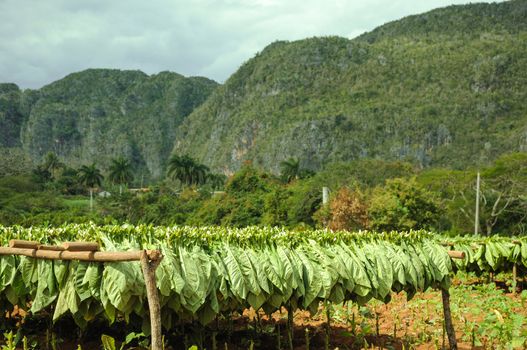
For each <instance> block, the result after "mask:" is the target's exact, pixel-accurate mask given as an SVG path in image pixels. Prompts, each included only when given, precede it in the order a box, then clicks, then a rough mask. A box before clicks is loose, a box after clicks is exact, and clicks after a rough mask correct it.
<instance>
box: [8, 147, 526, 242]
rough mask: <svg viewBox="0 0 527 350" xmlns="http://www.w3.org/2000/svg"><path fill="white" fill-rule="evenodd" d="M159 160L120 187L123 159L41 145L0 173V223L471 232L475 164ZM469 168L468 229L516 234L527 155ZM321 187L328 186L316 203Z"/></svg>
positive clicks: (127, 171)
mask: <svg viewBox="0 0 527 350" xmlns="http://www.w3.org/2000/svg"><path fill="white" fill-rule="evenodd" d="M167 163H168V169H169V170H168V175H167V177H166V178H165V179H164V180H163V181H160V182H159V183H157V184H156V185H152V186H150V187H148V188H142V189H129V188H128V184H130V183H132V182H133V181H134V177H135V175H134V174H133V172H132V170H131V163H130V161H129V160H127V159H124V158H117V159H113V160H112V164H111V165H110V167H109V168H108V169H99V168H98V167H97V166H96V165H95V164H92V165H84V166H82V167H80V168H78V169H74V168H71V167H69V166H67V165H66V164H64V163H62V162H61V161H60V160H59V159H58V158H57V157H56V156H55V155H54V154H52V153H50V154H48V155H47V157H46V158H45V161H44V162H43V163H42V164H40V165H39V166H37V168H35V169H33V171H32V174H31V175H23V176H20V175H19V176H5V177H1V178H0V222H2V224H4V225H24V226H32V225H60V224H63V223H68V222H77V223H81V222H90V221H93V222H96V223H100V224H107V223H121V222H129V223H133V224H140V223H146V224H155V225H193V226H202V225H224V226H233V227H244V226H250V225H259V226H284V227H289V228H294V229H299V230H302V229H303V228H305V229H308V228H314V227H319V228H322V227H329V228H331V229H334V230H342V229H345V230H370V229H371V230H377V231H390V230H411V229H427V230H434V231H441V232H451V233H453V234H460V233H467V232H473V231H474V208H475V202H476V189H475V184H476V172H477V171H476V169H469V170H451V169H446V168H432V169H426V170H422V169H418V168H416V167H415V166H413V165H412V164H410V163H405V162H386V161H381V160H372V159H363V160H357V161H352V162H347V163H344V162H341V163H333V164H331V165H328V166H327V167H326V168H325V169H324V170H322V171H319V172H317V173H313V172H312V171H309V170H308V169H305V168H302V167H301V166H300V162H299V161H298V159H295V158H291V159H288V160H287V161H283V162H282V163H281V164H280V167H281V173H280V175H273V174H272V173H269V172H266V171H264V170H262V169H260V168H257V167H255V166H254V165H253V164H251V163H250V162H248V163H246V164H244V165H243V166H242V168H241V169H240V170H239V171H237V172H236V173H234V174H233V175H232V176H230V177H229V178H227V177H225V176H224V175H222V174H216V173H212V172H211V171H210V170H209V168H208V167H207V166H205V165H203V164H200V163H199V162H197V161H196V160H194V159H192V158H190V157H189V156H182V157H180V156H177V155H175V156H172V157H171V158H170V159H169V160H168V161H167ZM479 171H480V173H481V178H482V181H481V189H480V194H481V199H480V221H479V227H478V231H479V232H480V233H482V234H487V235H488V234H494V233H502V234H506V235H513V234H521V233H525V232H526V229H527V196H526V192H525V189H526V188H527V154H526V153H512V154H507V155H504V156H502V157H500V158H499V159H497V160H496V161H495V162H493V163H492V165H490V166H488V167H485V168H481V169H479ZM322 187H329V188H330V191H331V194H330V200H329V203H327V204H326V205H323V203H322ZM90 197H92V198H93V201H92V200H91V199H90Z"/></svg>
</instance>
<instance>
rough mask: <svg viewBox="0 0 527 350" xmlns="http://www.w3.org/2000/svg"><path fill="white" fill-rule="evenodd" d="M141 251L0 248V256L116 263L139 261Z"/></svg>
mask: <svg viewBox="0 0 527 350" xmlns="http://www.w3.org/2000/svg"><path fill="white" fill-rule="evenodd" d="M141 254H143V251H142V250H136V251H129V252H87V251H81V252H72V251H68V250H65V251H55V250H37V249H27V248H7V247H0V255H22V256H27V257H30V258H37V259H47V260H79V261H97V262H118V261H139V260H141ZM146 254H147V255H148V257H149V258H150V259H151V260H157V259H159V258H160V256H161V252H159V251H158V250H147V251H146Z"/></svg>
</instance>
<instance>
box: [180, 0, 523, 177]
mask: <svg viewBox="0 0 527 350" xmlns="http://www.w3.org/2000/svg"><path fill="white" fill-rule="evenodd" d="M526 8H527V7H526V1H525V0H515V1H507V2H501V3H498V4H470V5H463V6H451V7H447V8H444V9H439V10H434V11H431V12H428V13H425V14H421V15H417V16H411V17H408V18H403V19H401V20H399V21H396V22H393V23H389V24H386V25H383V26H381V27H379V28H377V29H376V30H374V31H373V32H371V33H367V34H365V35H363V36H361V37H358V38H356V39H353V40H348V39H345V38H339V37H324V38H310V39H304V40H298V41H294V42H275V43H273V44H271V45H269V46H268V47H266V48H265V49H264V50H263V51H262V52H261V53H259V54H257V55H256V56H255V57H254V58H252V59H250V60H249V61H247V62H246V63H245V64H243V65H242V66H241V67H240V69H239V70H238V71H237V72H235V73H234V74H233V75H232V76H231V77H230V78H229V79H228V80H227V81H226V83H225V84H224V85H223V86H221V87H219V88H218V89H216V90H215V91H214V92H213V93H212V94H211V96H210V97H209V98H208V99H207V101H206V102H205V103H204V104H203V105H201V106H200V107H198V108H197V109H196V110H195V111H194V112H193V113H192V114H191V115H190V116H189V118H187V119H186V120H185V122H184V123H183V125H182V127H181V128H180V129H178V135H179V137H178V138H179V140H180V142H178V143H177V145H176V147H175V150H176V151H177V152H178V153H181V154H186V153H188V154H189V155H191V156H192V157H194V158H196V159H198V160H200V161H202V162H204V163H205V164H207V165H208V166H209V167H210V168H211V169H213V170H216V171H219V170H223V169H225V168H228V169H229V170H230V171H236V170H237V169H239V168H240V167H241V166H242V165H243V163H244V161H245V160H252V161H253V164H254V165H255V166H261V167H263V168H264V169H267V170H270V171H272V172H274V173H278V172H279V170H280V161H282V160H287V159H289V158H290V157H294V158H296V159H298V160H299V161H300V166H301V167H302V168H308V169H311V170H320V169H322V168H323V167H324V165H326V164H328V163H333V162H338V161H349V160H353V159H360V158H377V159H383V160H385V161H393V160H402V161H408V162H410V163H412V164H416V165H418V166H419V167H430V166H441V167H448V168H453V169H466V168H467V167H469V166H486V165H488V164H490V162H492V161H493V160H494V159H496V158H497V157H499V156H500V155H502V154H503V153H508V152H517V151H525V150H526V149H527V144H526V138H525V131H526V127H527V109H526V105H525V103H524V101H525V100H527V95H526V92H525V91H526V90H525V89H523V86H524V85H525V81H526V79H527V59H526V57H527V54H526V53H527V27H526V25H525V17H526V15H527V14H526ZM211 125H214V126H215V127H214V128H211V127H210V126H211Z"/></svg>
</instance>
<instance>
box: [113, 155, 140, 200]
mask: <svg viewBox="0 0 527 350" xmlns="http://www.w3.org/2000/svg"><path fill="white" fill-rule="evenodd" d="M109 170H110V173H109V175H108V178H109V179H110V181H111V182H113V183H115V184H119V194H120V195H121V194H122V193H123V185H124V184H128V183H130V182H131V181H132V180H133V179H134V175H133V173H132V165H131V164H130V161H129V160H128V159H125V158H123V157H119V158H115V159H112V164H111V165H110V169H109Z"/></svg>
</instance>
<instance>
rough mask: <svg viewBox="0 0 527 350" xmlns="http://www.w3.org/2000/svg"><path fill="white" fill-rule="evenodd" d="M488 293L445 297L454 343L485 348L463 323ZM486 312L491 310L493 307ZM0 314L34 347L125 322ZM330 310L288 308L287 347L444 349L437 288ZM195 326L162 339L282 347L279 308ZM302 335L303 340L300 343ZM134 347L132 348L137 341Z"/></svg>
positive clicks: (64, 343)
mask: <svg viewBox="0 0 527 350" xmlns="http://www.w3.org/2000/svg"><path fill="white" fill-rule="evenodd" d="M461 283H463V285H467V284H471V283H474V284H476V285H477V284H478V282H477V281H475V280H474V281H472V280H464V281H462V282H460V281H455V283H454V285H453V286H452V288H451V290H452V289H454V288H456V286H460V285H461ZM479 283H481V281H480V282H479ZM504 286H505V283H504V282H503V283H501V282H499V283H496V287H497V288H500V287H503V290H502V291H500V293H501V295H503V294H505V295H506V297H507V298H508V299H509V300H513V301H516V302H517V303H516V304H520V303H521V302H522V301H521V300H520V296H519V295H518V293H516V294H511V293H504V292H505V289H506V288H505V287H504ZM458 288H460V287H458ZM490 297H491V296H487V295H485V294H484V293H483V292H481V291H478V290H475V289H474V291H470V292H467V293H466V294H460V295H453V296H452V304H453V305H452V306H453V318H454V319H453V321H454V326H455V329H456V337H457V339H458V349H461V350H463V349H464V350H468V349H484V347H483V346H480V347H476V346H474V347H473V346H472V344H471V343H472V341H471V339H470V337H467V333H466V326H467V324H476V325H478V324H480V323H481V322H483V321H484V318H485V317H486V316H485V315H487V314H488V312H487V313H486V312H481V313H478V312H476V313H472V312H470V310H474V309H478V310H480V309H485V307H486V299H485V298H490ZM522 305H523V304H522ZM467 310H468V311H467ZM484 311H489V310H484ZM491 311H494V312H497V311H496V310H491ZM511 312H514V313H519V314H522V315H524V316H525V318H526V320H527V309H526V308H523V307H522V308H517V309H514V310H512V311H511ZM498 314H499V315H500V317H507V315H504V316H502V314H501V313H499V312H498ZM6 316H7V317H6V319H5V320H6V321H5V322H3V323H4V324H6V325H10V326H11V327H13V328H11V329H22V330H23V333H24V334H25V335H27V337H28V339H29V344H31V343H33V344H34V345H35V346H34V347H32V348H34V349H53V346H51V345H47V344H49V343H50V342H51V339H53V338H54V339H56V341H55V348H54V349H53V350H70V349H71V350H76V349H77V346H78V344H79V343H81V344H82V350H95V349H97V350H99V349H101V348H102V346H101V341H100V337H101V335H102V334H108V335H111V336H113V337H115V338H116V339H124V338H125V337H126V333H125V325H124V324H119V323H116V324H114V325H113V326H111V327H109V326H108V325H106V324H105V323H103V322H99V323H94V324H91V326H90V327H89V328H88V329H87V330H86V331H84V332H83V333H82V334H81V332H80V331H79V330H78V329H77V328H76V327H75V325H74V323H73V321H72V320H63V321H61V322H59V323H58V324H56V325H55V326H54V327H53V331H54V334H50V333H49V332H48V333H46V331H45V329H47V328H49V327H48V326H49V325H47V324H46V322H47V321H42V318H40V319H39V318H35V317H30V316H27V315H26V314H25V312H24V311H23V310H22V309H20V308H15V310H13V312H12V313H9V314H8V315H6ZM26 316H27V317H26ZM331 317H332V319H331V323H330V327H329V329H328V327H327V322H326V311H325V309H324V307H323V305H321V306H320V308H319V312H317V314H315V315H310V314H309V313H308V312H307V311H297V312H295V314H294V319H293V324H294V327H293V344H294V349H295V350H304V349H305V350H307V349H312V350H313V349H325V343H326V339H328V340H329V349H337V348H338V349H364V348H374V349H394V350H402V349H416V350H424V349H442V348H448V340H447V338H446V335H443V314H442V304H441V295H440V293H439V292H438V291H432V290H430V291H427V292H426V293H418V294H417V295H416V296H415V297H414V298H413V299H412V300H410V301H407V300H406V296H405V294H404V293H400V294H394V295H393V296H392V300H391V301H390V303H388V304H383V303H381V302H379V301H372V302H370V303H368V304H367V305H366V306H365V307H362V308H359V307H358V306H356V305H351V304H349V305H336V306H335V305H334V306H333V307H332V309H331ZM525 327H526V328H527V321H525ZM2 328H3V329H6V328H5V327H2ZM196 329H197V328H196V327H192V325H187V326H186V328H180V329H178V333H179V335H177V334H175V333H174V334H169V335H166V341H167V342H168V344H169V346H167V349H188V348H189V347H190V346H191V345H194V344H196V345H198V344H200V343H201V344H203V345H204V348H206V349H209V350H214V349H213V344H212V342H213V340H212V334H213V332H214V333H216V334H217V336H216V344H217V346H216V348H217V349H222V350H225V349H229V350H237V349H244V350H246V349H251V346H252V348H253V349H262V350H267V349H278V341H280V348H281V349H289V346H288V337H287V331H286V329H287V311H286V310H285V309H282V310H281V311H280V312H276V313H274V314H272V315H271V316H267V315H265V314H263V313H262V312H260V313H259V314H257V313H256V312H255V311H254V310H253V309H248V310H245V311H244V313H243V314H242V315H238V316H235V317H233V318H232V320H231V321H228V320H221V321H218V322H216V323H214V324H213V325H209V326H207V327H206V328H205V329H203V328H201V331H196ZM13 332H15V331H13ZM278 332H280V338H278V336H277V335H278ZM327 332H329V333H327ZM181 334H185V335H184V336H182V335H181ZM327 334H328V336H326V335H327ZM278 339H279V340H278ZM307 339H308V340H309V347H308V346H307V343H306V340H307ZM21 343H22V342H20V345H21ZM118 348H119V347H118ZM135 348H136V349H139V347H135ZM487 348H493V346H492V345H491V346H490V347H489V346H487ZM20 349H22V347H20ZM127 349H134V347H127Z"/></svg>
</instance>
